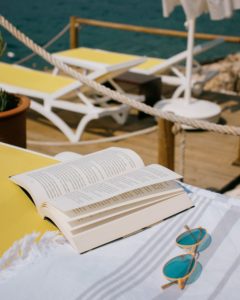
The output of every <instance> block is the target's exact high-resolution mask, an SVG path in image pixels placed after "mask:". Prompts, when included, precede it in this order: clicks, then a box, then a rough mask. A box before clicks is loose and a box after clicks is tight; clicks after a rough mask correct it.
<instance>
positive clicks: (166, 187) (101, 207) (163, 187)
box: [65, 181, 183, 226]
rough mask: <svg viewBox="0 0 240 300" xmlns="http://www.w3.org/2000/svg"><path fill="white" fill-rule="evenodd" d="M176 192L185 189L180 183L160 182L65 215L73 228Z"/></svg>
mask: <svg viewBox="0 0 240 300" xmlns="http://www.w3.org/2000/svg"><path fill="white" fill-rule="evenodd" d="M175 192H183V188H182V187H181V185H180V184H179V183H178V182H176V181H167V182H160V183H156V184H153V185H150V186H145V187H142V188H139V189H135V190H132V191H129V192H126V193H123V194H120V195H117V196H114V197H111V198H109V199H107V200H103V201H101V203H94V204H90V205H88V206H87V208H86V207H81V208H76V209H74V210H71V211H69V212H67V213H65V215H66V216H68V217H69V218H70V221H69V220H68V222H69V224H70V225H71V226H72V225H74V224H75V221H78V220H80V219H81V220H82V219H85V218H88V217H93V218H97V217H98V215H101V214H102V213H105V212H106V213H108V211H111V210H113V209H115V208H117V209H119V207H125V206H126V205H132V204H135V203H139V202H141V201H144V200H145V199H149V198H154V197H158V199H160V196H164V195H171V194H173V193H175ZM138 205H139V204H138Z"/></svg>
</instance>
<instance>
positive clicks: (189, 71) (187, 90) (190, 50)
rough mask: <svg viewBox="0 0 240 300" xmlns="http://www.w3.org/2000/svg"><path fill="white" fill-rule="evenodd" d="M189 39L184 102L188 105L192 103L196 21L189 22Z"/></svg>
mask: <svg viewBox="0 0 240 300" xmlns="http://www.w3.org/2000/svg"><path fill="white" fill-rule="evenodd" d="M187 27H188V39H187V62H186V64H187V65H186V88H185V94H184V100H185V102H186V103H189V102H190V101H191V88H192V86H191V82H192V64H193V46H194V33H195V19H191V20H188V21H187Z"/></svg>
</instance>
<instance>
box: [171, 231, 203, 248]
mask: <svg viewBox="0 0 240 300" xmlns="http://www.w3.org/2000/svg"><path fill="white" fill-rule="evenodd" d="M206 234H207V231H206V229H204V228H195V229H192V230H190V231H186V232H184V233H183V234H181V235H179V237H177V239H176V242H177V243H178V244H179V245H180V246H191V245H195V244H196V243H199V242H200V241H201V240H202V239H203V238H204V237H205V236H206Z"/></svg>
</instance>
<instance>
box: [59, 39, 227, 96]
mask: <svg viewBox="0 0 240 300" xmlns="http://www.w3.org/2000/svg"><path fill="white" fill-rule="evenodd" d="M222 42H223V39H217V40H213V41H211V42H206V43H203V44H201V45H197V46H195V47H194V49H193V54H194V55H197V54H200V53H202V52H204V51H207V50H209V49H211V48H213V47H215V46H217V45H219V44H220V43H222ZM54 56H55V57H56V58H58V59H60V60H61V61H63V62H65V63H67V64H69V65H72V66H76V67H79V68H83V69H86V70H91V71H96V70H100V69H102V68H107V67H109V68H111V66H112V65H114V64H115V63H116V62H118V63H119V62H122V63H123V62H126V61H129V60H133V59H137V58H139V56H136V55H130V54H123V53H117V52H111V51H105V50H100V49H91V48H85V47H80V48H76V49H70V50H66V51H61V52H57V53H55V54H54ZM186 57H187V51H183V52H181V53H178V54H176V55H174V56H172V57H170V58H169V59H160V58H153V57H148V58H147V59H146V60H145V61H144V62H143V63H142V64H138V65H137V66H134V67H133V68H131V69H130V71H131V72H133V73H137V74H144V75H161V78H162V82H164V83H166V84H170V85H174V86H177V89H176V91H175V93H174V95H173V96H172V97H178V96H179V95H180V94H181V93H182V92H183V90H184V88H185V85H186V78H185V76H184V74H182V73H181V72H180V71H179V70H178V69H177V68H176V67H175V66H176V65H177V64H179V63H181V62H183V61H184V60H186ZM169 70H172V71H173V73H174V75H173V76H167V75H163V73H164V71H169ZM198 71H200V72H199V73H201V69H200V68H198ZM216 74H217V71H211V72H209V73H207V74H201V76H196V77H197V79H196V77H195V78H194V77H193V80H192V86H193V87H194V86H195V88H197V86H198V89H199V88H202V86H203V85H204V84H205V83H206V82H207V81H208V80H210V79H211V78H212V77H213V76H215V75H216ZM198 75H199V74H198Z"/></svg>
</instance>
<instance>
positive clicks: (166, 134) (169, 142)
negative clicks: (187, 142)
mask: <svg viewBox="0 0 240 300" xmlns="http://www.w3.org/2000/svg"><path fill="white" fill-rule="evenodd" d="M172 126H173V123H172V122H170V121H167V120H164V119H158V162H159V164H160V165H162V166H164V167H167V168H169V169H171V170H174V146H175V143H174V134H173V133H172Z"/></svg>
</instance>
